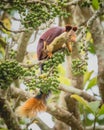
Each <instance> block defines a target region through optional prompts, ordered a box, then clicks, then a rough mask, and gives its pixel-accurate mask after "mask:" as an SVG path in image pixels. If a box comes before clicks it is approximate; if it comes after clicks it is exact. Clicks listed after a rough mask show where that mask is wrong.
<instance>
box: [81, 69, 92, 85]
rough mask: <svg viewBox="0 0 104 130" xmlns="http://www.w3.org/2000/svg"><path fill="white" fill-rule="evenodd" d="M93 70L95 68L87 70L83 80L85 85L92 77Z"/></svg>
mask: <svg viewBox="0 0 104 130" xmlns="http://www.w3.org/2000/svg"><path fill="white" fill-rule="evenodd" d="M93 72H94V71H93V70H92V71H90V72H88V71H87V72H86V73H85V74H84V81H83V84H84V85H85V84H86V82H87V81H88V80H89V79H90V77H91V75H92V73H93Z"/></svg>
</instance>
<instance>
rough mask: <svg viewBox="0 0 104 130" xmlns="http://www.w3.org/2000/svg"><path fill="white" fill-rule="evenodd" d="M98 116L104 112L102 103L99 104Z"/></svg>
mask: <svg viewBox="0 0 104 130" xmlns="http://www.w3.org/2000/svg"><path fill="white" fill-rule="evenodd" d="M98 114H99V116H100V115H103V114H104V104H103V105H102V106H101V108H100V109H99V112H98Z"/></svg>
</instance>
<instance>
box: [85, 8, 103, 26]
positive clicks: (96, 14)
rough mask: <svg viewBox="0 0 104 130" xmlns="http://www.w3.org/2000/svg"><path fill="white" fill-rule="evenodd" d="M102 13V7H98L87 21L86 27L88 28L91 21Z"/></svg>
mask: <svg viewBox="0 0 104 130" xmlns="http://www.w3.org/2000/svg"><path fill="white" fill-rule="evenodd" d="M102 14H104V7H102V8H100V9H99V10H97V11H96V12H95V13H94V14H93V16H92V17H91V18H90V19H89V20H88V22H87V27H88V28H90V27H91V26H92V24H93V21H94V20H95V19H96V18H97V17H98V16H100V15H102Z"/></svg>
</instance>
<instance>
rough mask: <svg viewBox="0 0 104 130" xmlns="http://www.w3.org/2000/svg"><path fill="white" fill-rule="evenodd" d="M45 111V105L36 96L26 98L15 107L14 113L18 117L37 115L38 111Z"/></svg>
mask: <svg viewBox="0 0 104 130" xmlns="http://www.w3.org/2000/svg"><path fill="white" fill-rule="evenodd" d="M42 111H46V105H45V104H44V102H43V101H42V100H38V99H36V98H30V99H28V100H27V101H26V102H25V103H24V104H23V105H22V106H19V107H18V108H17V109H16V113H17V115H18V116H19V117H27V118H32V117H34V116H36V115H37V113H38V112H42Z"/></svg>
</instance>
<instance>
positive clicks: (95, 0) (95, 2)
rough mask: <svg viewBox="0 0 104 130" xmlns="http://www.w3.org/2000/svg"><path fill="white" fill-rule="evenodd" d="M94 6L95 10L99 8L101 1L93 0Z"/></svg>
mask: <svg viewBox="0 0 104 130" xmlns="http://www.w3.org/2000/svg"><path fill="white" fill-rule="evenodd" d="M92 7H93V8H94V9H95V10H98V9H99V1H98V0H92Z"/></svg>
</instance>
